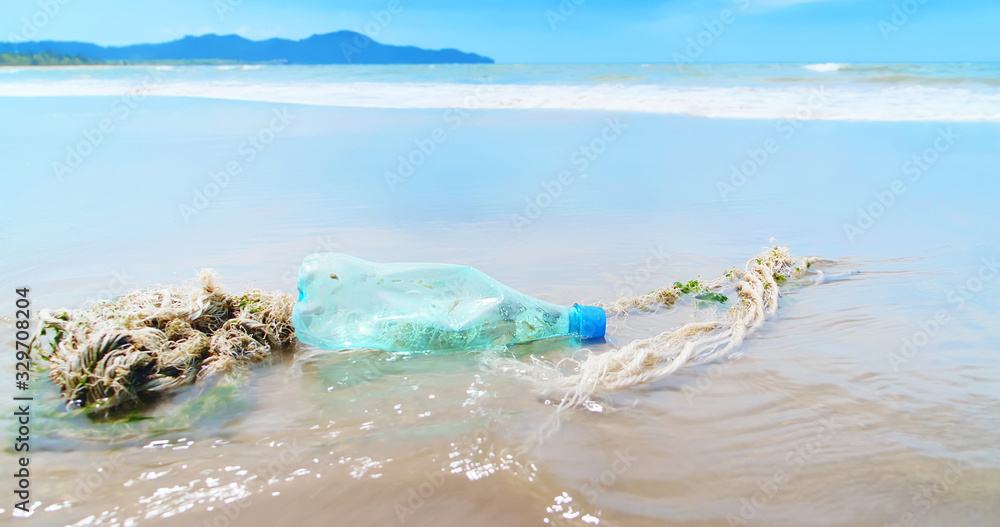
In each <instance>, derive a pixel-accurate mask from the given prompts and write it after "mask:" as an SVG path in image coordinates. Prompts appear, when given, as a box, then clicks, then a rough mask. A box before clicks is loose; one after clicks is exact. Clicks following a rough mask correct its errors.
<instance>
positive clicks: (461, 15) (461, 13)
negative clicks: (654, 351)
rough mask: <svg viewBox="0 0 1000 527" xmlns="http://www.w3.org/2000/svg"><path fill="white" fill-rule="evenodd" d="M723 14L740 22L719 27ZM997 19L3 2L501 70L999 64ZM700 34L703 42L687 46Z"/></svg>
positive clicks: (718, 3)
mask: <svg viewBox="0 0 1000 527" xmlns="http://www.w3.org/2000/svg"><path fill="white" fill-rule="evenodd" d="M393 2H398V5H399V8H397V9H396V11H397V12H396V13H395V14H391V15H390V16H389V17H388V18H386V16H385V12H383V14H382V16H381V21H379V20H378V18H379V17H378V16H377V15H376V14H373V13H378V12H380V11H385V10H386V9H387V7H389V5H390V4H391V3H393ZM46 9H47V10H48V13H46ZM723 9H729V10H730V12H731V15H732V16H731V17H725V20H724V19H723V17H722V12H723ZM49 13H53V14H51V15H50V14H49ZM894 14H895V18H894ZM25 20H27V21H28V24H27V25H26V24H25ZM32 21H34V22H41V21H44V23H42V24H34V23H32ZM720 24H721V25H720ZM998 24H1000V2H997V1H996V0H658V1H653V0H634V1H623V0H618V1H610V0H538V1H534V0H503V1H494V0H477V1H470V0H365V1H352V2H330V1H320V0H281V1H276V0H142V1H136V0H102V1H97V2H84V1H82V0H31V1H28V0H7V1H6V2H4V3H3V6H2V7H0V39H2V40H16V39H23V38H24V37H25V36H27V37H30V38H28V39H29V40H81V41H87V42H96V43H98V44H102V45H123V44H133V43H139V42H162V41H167V40H173V39H176V38H180V37H182V36H184V35H190V34H203V33H219V34H229V33H237V34H240V35H243V36H245V37H247V38H252V39H263V38H270V37H284V38H303V37H306V36H309V35H311V34H314V33H326V32H330V31H336V30H340V29H349V30H355V31H359V32H364V33H366V34H369V35H370V36H372V37H373V38H375V40H378V41H380V42H384V43H387V44H410V45H416V46H421V47H426V48H442V47H455V48H458V49H461V50H463V51H471V52H475V53H480V54H483V55H487V56H490V57H492V58H493V59H495V60H496V61H497V62H502V63H559V62H675V61H676V59H677V57H678V55H680V56H683V57H689V58H691V59H693V60H694V61H703V62H935V61H942V62H951V61H1000V31H998V30H997V29H996V26H997V25H998ZM366 26H367V30H366ZM720 28H721V31H720ZM712 29H714V30H715V33H716V34H712V33H711V32H710V30H712ZM699 38H700V40H701V42H702V43H707V45H705V46H702V45H700V44H692V42H697V41H698V39H699ZM689 39H690V40H689Z"/></svg>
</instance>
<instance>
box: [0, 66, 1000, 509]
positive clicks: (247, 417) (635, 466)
mask: <svg viewBox="0 0 1000 527" xmlns="http://www.w3.org/2000/svg"><path fill="white" fill-rule="evenodd" d="M587 73H590V72H587ZM116 100H117V99H115V98H113V97H46V98H0V115H4V117H5V119H6V122H8V123H12V126H6V127H3V129H2V131H0V145H3V146H0V149H2V150H0V153H2V155H0V164H2V165H0V166H2V168H3V174H4V176H3V179H4V182H5V183H6V188H5V193H4V201H3V205H4V207H5V209H6V213H5V215H4V218H5V219H4V223H3V224H2V225H0V235H2V236H3V239H2V240H0V244H2V247H3V250H2V254H3V260H2V262H0V264H2V267H0V276H2V277H3V280H2V281H3V283H5V284H9V286H10V287H11V288H13V287H14V286H21V285H24V286H28V287H30V288H31V299H32V304H33V307H34V308H35V309H39V308H46V307H47V308H56V307H63V306H66V307H75V306H79V305H81V303H83V302H85V301H86V300H91V299H95V298H107V297H113V296H116V295H118V294H121V293H123V292H125V291H128V290H131V289H134V288H137V287H145V286H150V285H153V284H156V283H178V282H181V281H184V280H187V279H189V278H191V277H193V275H194V272H195V271H196V270H197V269H199V268H201V267H214V268H216V269H217V270H218V271H219V272H220V273H221V274H222V277H223V281H224V282H225V284H226V285H227V286H228V287H229V288H241V287H243V286H245V285H248V284H254V285H257V286H260V287H263V288H265V289H274V290H285V291H288V292H290V293H291V292H294V278H295V271H296V269H297V266H298V263H299V261H300V260H301V258H302V256H303V255H305V254H307V253H309V252H316V251H325V250H336V251H342V252H348V253H352V254H356V255H358V256H361V257H363V258H367V259H371V260H375V261H407V260H409V261H442V262H452V263H464V264H470V265H473V266H475V267H478V268H480V269H481V270H483V271H485V272H486V273H488V274H490V275H492V276H494V277H496V278H498V279H500V280H501V281H503V282H505V283H507V284H509V285H511V286H513V287H516V288H518V289H520V290H522V291H524V292H526V293H528V294H531V295H534V296H536V297H538V298H541V299H544V300H547V301H552V302H558V303H564V304H570V303H572V302H581V303H590V302H594V301H597V300H600V299H612V298H615V297H616V296H618V294H621V293H628V292H638V293H643V292H646V291H647V290H649V289H653V288H655V287H657V286H660V285H663V284H666V283H672V282H673V281H675V280H686V279H690V278H693V277H696V276H698V275H700V276H702V277H705V278H711V277H714V276H717V275H719V274H720V273H722V272H724V271H725V270H726V269H728V268H730V267H733V266H737V265H742V264H743V263H744V262H745V261H746V260H747V259H748V258H750V257H752V256H754V255H755V254H756V253H757V252H758V251H759V250H760V249H762V248H763V247H765V246H767V245H768V244H769V240H770V238H771V237H772V236H773V237H775V238H776V239H777V241H778V242H779V243H786V244H788V245H789V247H790V248H791V250H792V252H793V253H794V254H796V255H819V256H822V257H824V258H826V259H827V260H829V261H828V262H826V263H823V264H821V265H819V266H818V270H820V271H822V273H823V274H822V275H820V274H818V273H816V274H811V275H809V276H808V277H806V278H805V279H803V280H802V281H800V282H796V283H792V284H789V285H788V286H786V287H785V291H784V292H785V295H784V296H783V298H782V301H781V307H780V309H779V311H778V314H777V316H776V317H775V318H773V319H772V320H770V321H769V322H768V323H766V324H765V326H764V327H763V329H762V330H761V331H760V332H759V333H757V334H756V335H754V336H753V337H751V338H750V339H748V340H747V341H746V342H745V343H744V345H743V346H741V347H740V350H739V353H737V354H736V355H734V356H732V357H730V358H729V359H728V360H725V361H723V362H721V363H718V364H713V365H707V366H699V367H694V368H690V369H686V370H682V371H680V372H679V373H677V374H676V375H674V376H673V377H671V378H668V379H666V380H663V381H659V382H657V383H654V384H651V385H648V386H644V387H642V388H640V389H635V390H630V391H628V392H626V393H621V394H617V395H615V396H614V397H611V398H610V399H607V400H602V401H601V405H600V406H595V407H592V408H591V411H586V410H583V411H578V412H575V413H573V414H571V415H568V416H564V417H563V419H562V421H561V423H560V426H559V427H558V428H557V429H555V430H554V431H551V433H549V435H547V436H544V437H543V435H542V433H543V430H550V429H548V428H547V426H548V425H550V424H551V419H552V416H553V415H554V411H553V406H552V401H548V400H546V399H544V398H542V397H540V396H538V395H536V394H535V393H534V392H533V391H532V389H531V385H530V384H529V383H528V382H527V381H526V380H524V379H522V378H519V377H518V376H516V375H514V374H513V373H510V372H503V371H497V370H494V369H491V368H489V367H488V366H487V365H486V363H485V362H484V361H483V359H482V357H481V356H479V355H477V354H454V355H435V356H397V355H391V354H381V353H354V354H338V353H330V352H320V351H317V350H309V349H303V350H302V351H301V352H300V353H299V354H298V355H297V356H296V357H294V358H289V359H287V360H283V361H278V362H276V363H275V364H271V365H267V366H263V367H260V368H257V369H255V370H254V374H253V375H252V376H251V377H249V378H247V379H246V380H245V381H244V382H243V383H241V384H238V385H237V387H236V388H232V387H223V386H203V387H198V388H193V389H188V390H187V391H184V392H182V393H180V394H178V395H177V396H175V397H173V398H172V399H170V400H169V401H167V402H166V403H164V404H162V405H160V406H158V407H156V408H154V409H152V410H151V411H150V413H149V415H150V416H152V417H154V418H153V419H145V420H138V421H135V422H132V423H117V424H108V423H94V422H89V421H88V420H86V419H85V418H83V417H80V416H77V415H75V414H72V413H66V412H64V411H63V409H62V408H61V406H60V399H59V396H58V393H57V392H56V390H55V388H54V387H53V386H52V385H51V384H50V383H48V382H47V381H45V380H43V379H36V380H35V381H34V382H33V390H34V395H35V397H36V401H35V402H34V404H33V407H32V411H33V421H32V423H33V425H32V430H33V437H32V445H31V446H32V451H31V454H32V457H31V467H33V471H32V486H33V487H32V488H33V494H32V502H33V505H32V506H33V508H34V512H33V514H32V515H31V520H30V521H31V523H32V524H33V525H67V524H75V525H114V524H128V525H135V524H142V525H146V524H149V525H159V524H168V525H172V524H183V525H206V524H207V525H216V526H224V525H230V524H236V525H272V524H276V523H277V524H296V523H298V524H303V525H330V524H337V525H340V524H345V525H452V524H465V523H472V522H475V523H476V524H477V525H546V524H548V525H594V524H600V525H732V524H740V525H742V524H744V522H746V523H747V524H757V525H843V524H851V525H877V526H881V525H906V526H909V525H996V524H998V523H1000V503H998V500H997V497H998V496H1000V447H998V446H997V445H998V444H1000V417H998V416H1000V389H998V388H997V387H996V386H997V384H996V379H997V378H998V377H1000V360H998V358H997V349H998V347H997V344H996V342H997V341H998V337H1000V335H998V333H1000V326H998V325H997V324H996V323H995V321H996V319H997V315H998V314H1000V300H998V296H997V293H998V291H1000V287H998V281H1000V280H997V277H996V274H995V271H994V270H993V268H994V266H995V265H996V264H995V263H994V262H996V261H997V259H998V258H1000V247H998V246H997V241H998V239H1000V236H998V234H1000V232H998V231H1000V229H998V226H997V222H996V213H995V210H996V205H995V201H996V199H997V198H998V197H1000V183H998V182H997V179H996V178H995V165H996V161H997V157H996V154H995V152H996V147H995V145H996V144H998V142H997V141H998V139H1000V125H997V124H996V123H946V122H944V123H936V122H915V123H885V122H865V123H859V122H845V121H813V120H808V121H802V122H799V123H798V124H799V125H800V126H797V127H795V128H793V130H794V132H793V133H791V135H788V133H787V131H783V130H782V129H779V128H778V126H779V125H780V122H779V121H777V120H776V119H775V120H771V119H757V120H727V119H705V118H697V117H681V116H665V115H650V114H642V113H634V112H623V113H618V114H615V113H609V112H603V111H552V110H497V109H478V110H473V111H470V112H469V113H468V114H467V115H466V116H465V117H463V118H462V119H461V121H460V123H459V125H458V126H453V125H454V121H449V120H448V118H447V116H446V113H445V112H446V111H445V110H440V109H375V108H336V107H324V106H305V105H294V104H284V103H267V102H243V101H224V100H205V99H195V98H167V97H150V98H146V99H144V100H142V101H141V102H140V103H139V104H138V105H137V106H136V107H135V108H132V109H130V112H129V115H128V116H127V118H126V119H123V120H120V121H119V120H117V118H116V117H115V116H116V114H115V110H114V109H113V108H112V105H113V104H114V103H115V101H116ZM275 111H277V112H279V114H281V115H284V116H285V117H284V119H285V120H287V121H288V123H287V125H286V126H285V127H284V129H283V130H281V131H274V132H273V140H271V141H270V142H268V143H267V144H266V145H262V148H256V147H253V146H250V147H249V148H251V149H252V150H253V151H254V152H255V155H254V156H253V158H252V159H249V157H250V156H249V154H248V153H247V150H246V147H247V145H243V146H242V147H241V144H242V143H243V142H244V141H247V138H248V136H252V135H259V134H261V133H262V132H261V131H262V130H263V129H264V127H268V126H271V125H273V123H274V122H275V121H274V119H275V118H276V114H275V113H274V112H275ZM107 116H110V117H112V118H115V119H116V120H115V122H114V124H115V128H114V130H113V131H112V132H110V133H108V134H106V136H105V138H104V140H102V141H101V142H100V144H97V145H96V146H95V147H94V148H93V151H92V152H91V153H90V154H89V155H87V156H84V157H83V159H82V160H81V162H80V164H79V166H77V167H76V168H74V169H73V170H72V171H71V172H69V173H62V179H61V180H60V178H59V177H57V176H56V174H55V173H54V169H53V167H52V164H53V162H64V161H65V160H66V156H67V153H66V148H67V146H68V145H74V144H77V143H78V142H79V141H81V140H83V139H84V137H85V135H84V134H85V131H87V130H90V129H92V128H94V127H95V126H99V124H98V123H99V122H100V120H101V119H102V118H103V117H107ZM279 124H280V123H279ZM609 127H610V128H612V129H614V130H618V132H613V133H612V132H606V130H608V129H609ZM438 129H440V130H441V131H442V132H443V133H444V134H445V137H446V138H445V140H444V141H439V142H437V143H436V146H435V147H434V151H433V153H431V154H430V155H425V156H424V160H423V161H422V162H421V163H418V164H417V165H418V166H416V167H414V169H413V172H412V174H411V175H408V176H406V177H402V179H401V180H400V178H397V177H393V174H392V173H393V172H395V176H400V174H399V170H400V161H399V156H403V157H411V156H413V159H419V158H420V156H418V155H413V152H415V151H419V144H418V143H419V142H423V144H425V145H426V139H427V138H428V137H431V136H432V134H434V133H435V130H438ZM602 133H604V134H605V135H604V137H605V138H607V137H611V136H612V135H614V140H613V141H606V148H604V149H603V151H602V152H601V153H599V154H596V153H594V155H593V156H592V157H593V159H590V158H588V157H587V156H586V155H583V154H581V153H580V150H579V149H580V148H581V147H585V146H588V145H593V143H592V142H593V141H594V140H595V138H597V137H601V136H602ZM615 134H617V135H615ZM439 136H440V135H439ZM264 137H265V138H269V137H270V135H269V134H266V133H265V134H264ZM940 137H947V138H949V140H951V142H950V143H947V144H946V143H945V142H940V141H938V138H940ZM768 139H773V140H774V141H775V142H776V143H777V145H778V149H777V150H776V151H775V152H773V153H769V154H768V156H767V159H766V160H764V161H763V162H758V160H759V159H761V154H760V151H759V149H761V148H762V147H763V146H762V145H764V143H765V142H766V141H767V140H768ZM415 141H416V142H417V143H415ZM935 142H937V144H938V145H939V146H941V145H946V146H947V148H946V149H944V148H939V149H937V150H936V151H935V152H936V156H933V157H935V159H934V161H933V162H930V161H925V162H924V166H926V169H924V168H919V165H915V164H909V165H907V163H908V162H911V163H912V159H911V158H912V156H914V155H927V154H926V152H927V149H928V148H931V149H934V148H935ZM248 144H249V143H248ZM748 150H749V152H748ZM581 155H583V157H581ZM582 159H586V160H587V162H586V163H583V162H582V161H581V160H582ZM230 163H236V166H237V168H238V169H239V173H238V174H234V175H232V176H231V177H230V179H229V181H228V183H227V184H225V185H224V186H223V187H222V188H219V189H218V192H217V193H213V192H214V191H213V189H212V187H211V185H212V184H213V179H212V177H211V175H210V174H211V173H216V174H218V172H219V171H222V170H225V169H226V167H227V164H230ZM747 163H749V164H747ZM744 165H745V166H747V167H751V168H754V167H756V168H755V170H753V171H752V172H753V173H752V174H751V175H749V176H747V177H746V179H745V180H742V179H740V178H736V179H735V180H734V179H733V176H732V172H733V166H736V167H742V166H744ZM915 166H916V167H918V168H919V170H918V172H919V177H917V178H916V179H914V170H915V169H914V167H915ZM563 170H568V171H570V174H571V176H572V182H571V183H570V184H568V185H564V186H563V188H561V189H557V185H556V184H555V183H553V182H555V181H558V175H559V173H560V172H561V171H563ZM386 172H390V176H389V177H388V178H387V176H386ZM745 172H750V171H749V170H747V171H745ZM217 178H221V179H219V180H220V181H222V180H224V179H225V178H224V177H221V176H218V175H217ZM896 180H899V181H900V183H901V184H902V185H903V186H904V187H905V191H904V192H902V193H899V194H898V195H894V197H893V199H892V203H891V205H889V206H885V205H883V206H882V208H881V210H880V209H879V207H878V206H877V205H873V204H875V203H879V195H881V197H882V200H883V201H885V202H888V201H889V198H887V197H886V195H885V192H887V191H889V192H891V188H892V185H893V182H894V181H896ZM720 183H722V184H723V185H720ZM725 185H729V187H726V186H725ZM897 188H899V187H898V185H897ZM199 193H201V195H202V196H204V197H203V198H199V197H198V194H199ZM876 193H878V195H876ZM184 207H189V208H188V209H184ZM859 208H862V209H865V210H869V211H871V212H870V213H869V214H870V215H872V214H874V215H875V216H877V217H873V218H871V225H870V226H869V225H868V222H867V221H865V219H864V218H861V219H859V211H858V209H859ZM192 210H193V211H195V212H191V211H192ZM876 212H877V213H878V214H875V213H876ZM536 213H537V215H536ZM845 224H846V225H853V226H854V227H855V228H856V229H857V230H858V231H860V232H857V231H854V230H850V229H848V230H846V231H845ZM848 231H850V232H848ZM984 259H985V261H984ZM8 298H10V299H11V300H10V301H9V302H10V305H11V306H13V296H12V294H11V295H8ZM12 310H13V307H10V308H9V309H7V310H5V311H8V312H9V311H12ZM704 316H706V314H705V312H704V311H703V310H699V309H698V308H697V307H696V306H694V305H691V304H686V305H683V306H680V307H679V308H677V309H675V310H672V311H670V312H666V313H656V314H650V315H635V316H632V317H630V318H629V319H628V320H627V321H626V322H625V323H623V324H620V325H618V326H616V327H615V331H614V332H613V334H612V335H610V337H609V339H608V341H607V342H606V343H599V344H596V345H592V346H591V347H590V349H591V350H594V351H601V350H606V349H610V348H611V347H612V346H614V345H616V344H617V345H620V344H623V343H626V342H628V341H629V340H631V339H633V338H639V337H642V336H648V335H652V334H653V333H654V332H658V331H664V330H667V329H669V328H671V327H673V326H676V325H677V324H679V323H683V322H685V321H689V320H696V319H699V318H700V317H704ZM936 318H937V320H935V319H936ZM3 324H4V327H5V330H4V332H3V338H4V344H3V345H4V346H12V344H11V342H10V340H11V339H12V338H13V332H12V331H11V319H10V317H8V318H5V319H3ZM904 339H906V340H905V341H904ZM905 342H910V343H913V345H912V347H910V346H909V345H907V344H905ZM8 349H10V348H9V347H8ZM506 353H508V354H510V355H512V356H515V357H518V358H521V359H522V360H525V361H527V360H529V359H528V358H529V357H530V356H531V355H533V354H534V355H536V356H539V357H545V358H548V359H552V360H558V359H560V358H563V357H567V356H572V355H574V354H578V355H579V354H581V353H584V352H583V351H582V350H581V343H580V342H574V341H572V340H566V341H554V342H541V343H534V344H531V345H526V346H520V347H515V348H513V349H511V350H508V351H507V352H506ZM3 357H4V358H3V359H2V360H3V366H4V369H3V372H4V378H5V379H11V382H12V379H13V368H12V365H11V360H12V357H11V356H10V354H4V355H3ZM3 385H4V386H5V387H7V388H5V392H4V393H11V392H12V391H13V390H11V389H10V388H9V385H10V383H9V382H6V381H5V382H4V383H3ZM5 399H8V398H5ZM5 428H6V429H7V432H5V434H10V436H11V437H12V436H13V429H12V428H11V427H10V426H7V427H5ZM0 462H2V463H3V466H5V467H13V466H14V463H15V461H14V458H13V452H12V451H11V450H10V447H9V446H8V447H6V450H5V451H4V452H3V454H0ZM0 508H2V509H4V511H3V514H10V513H11V511H12V509H11V499H10V497H9V496H8V498H6V499H5V500H4V502H3V503H0ZM206 522H207V523H206Z"/></svg>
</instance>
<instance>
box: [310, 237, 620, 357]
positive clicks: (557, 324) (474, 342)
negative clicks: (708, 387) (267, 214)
mask: <svg viewBox="0 0 1000 527" xmlns="http://www.w3.org/2000/svg"><path fill="white" fill-rule="evenodd" d="M298 288H299V301H298V302H297V303H296V304H295V309H294V311H293V314H292V322H293V324H294V325H295V332H296V334H297V335H298V338H299V340H301V341H302V342H305V343H306V344H311V345H313V346H317V347H320V348H325V349H351V348H374V349H380V350H386V351H459V350H480V349H487V348H492V347H497V346H505V345H510V344H516V343H519V342H528V341H532V340H538V339H547V338H554V337H563V336H568V335H571V334H574V329H575V330H576V331H575V333H577V334H579V333H580V329H579V328H580V326H581V315H580V313H579V311H580V308H585V309H586V308H588V306H574V307H567V306H560V305H556V304H551V303H549V302H543V301H541V300H538V299H535V298H532V297H530V296H528V295H525V294H523V293H520V292H518V291H515V290H514V289H511V288H510V287H507V286H505V285H503V284H501V283H500V282H497V281H496V280H494V279H492V278H490V277H489V276H487V275H486V274H484V273H482V272H480V271H477V270H476V269H473V268H471V267H466V266H461V265H450V264H430V263H387V264H380V263H373V262H368V261H365V260H362V259H360V258H356V257H353V256H350V255H347V254H341V253H320V254H313V255H309V256H307V257H306V258H305V260H303V262H302V267H301V269H300V270H299V279H298ZM589 309H591V310H593V309H599V308H589ZM590 314H591V318H593V315H594V312H593V311H591V312H590ZM600 316H603V311H601V313H600ZM591 325H592V326H594V325H596V324H591ZM591 332H593V330H591ZM601 336H603V327H601Z"/></svg>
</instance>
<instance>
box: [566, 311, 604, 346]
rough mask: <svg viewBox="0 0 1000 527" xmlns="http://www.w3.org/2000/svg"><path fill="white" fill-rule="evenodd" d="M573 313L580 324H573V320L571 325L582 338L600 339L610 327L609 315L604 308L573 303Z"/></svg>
mask: <svg viewBox="0 0 1000 527" xmlns="http://www.w3.org/2000/svg"><path fill="white" fill-rule="evenodd" d="M573 313H574V314H575V315H576V317H575V318H576V322H578V323H579V324H578V325H576V324H573V323H572V321H571V322H570V325H571V327H572V328H573V329H575V330H576V332H577V334H578V335H580V337H581V338H585V339H599V338H603V337H604V333H605V331H606V330H607V327H608V316H607V314H605V312H604V308H602V307H597V306H581V305H580V304H573Z"/></svg>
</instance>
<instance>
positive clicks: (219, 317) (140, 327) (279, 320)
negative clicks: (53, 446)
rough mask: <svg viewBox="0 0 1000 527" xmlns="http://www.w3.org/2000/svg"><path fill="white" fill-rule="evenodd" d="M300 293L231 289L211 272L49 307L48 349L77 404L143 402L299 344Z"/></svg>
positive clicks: (44, 315) (55, 372) (55, 374)
mask: <svg viewBox="0 0 1000 527" xmlns="http://www.w3.org/2000/svg"><path fill="white" fill-rule="evenodd" d="M294 303H295V301H294V299H293V298H292V297H291V296H289V295H287V294H284V293H268V292H265V291H261V290H259V289H252V288H248V289H246V290H245V291H243V292H242V293H239V294H232V293H227V292H225V291H223V289H222V287H221V286H220V285H219V278H218V275H216V274H215V273H214V272H213V271H211V270H202V271H201V272H200V273H199V274H198V283H197V285H191V286H184V287H170V288H154V289H145V290H141V291H135V292H132V293H129V294H127V295H124V296H121V297H118V298H116V299H114V300H109V301H103V302H98V303H95V304H93V305H91V306H89V307H87V308H84V309H76V310H68V309H60V310H42V311H40V312H39V315H38V317H39V320H40V322H41V324H40V328H39V336H45V337H48V336H49V333H51V339H46V340H48V341H49V344H50V346H51V351H48V352H47V351H45V350H44V349H43V346H44V343H43V342H42V341H41V340H39V339H37V338H36V344H35V346H36V349H37V350H38V353H39V355H40V356H41V357H42V358H43V359H45V360H47V361H49V362H50V370H49V377H50V378H51V379H52V381H53V382H54V383H55V384H56V385H58V386H59V388H60V389H61V390H62V393H63V395H64V396H65V397H66V398H67V400H68V401H69V403H70V404H71V405H73V406H78V407H84V408H87V409H90V410H93V411H95V412H107V411H108V410H112V409H116V410H117V409H119V408H120V407H126V406H131V407H136V406H140V405H141V404H142V403H143V402H145V401H148V400H150V399H153V398H155V396H157V395H159V394H163V393H166V392H168V391H170V390H171V389H174V388H177V387H180V386H183V385H187V384H191V383H193V382H195V381H196V380H198V379H202V378H205V377H208V376H211V375H213V374H216V373H229V372H233V371H239V370H240V369H242V368H245V367H246V366H249V365H251V364H254V363H258V362H262V361H264V360H266V359H268V358H270V357H271V356H273V355H275V354H277V353H282V352H287V351H291V350H293V349H294V344H295V331H294V329H293V327H292V307H293V305H294Z"/></svg>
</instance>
